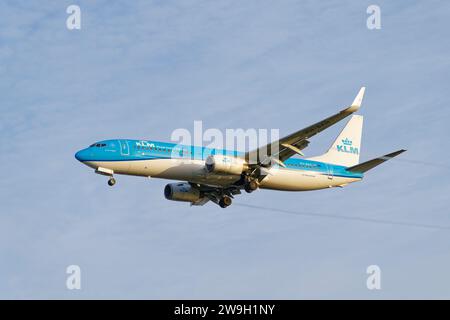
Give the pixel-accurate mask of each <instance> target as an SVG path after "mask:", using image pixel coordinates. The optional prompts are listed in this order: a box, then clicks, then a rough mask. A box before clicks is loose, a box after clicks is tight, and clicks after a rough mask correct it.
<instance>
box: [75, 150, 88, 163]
mask: <svg viewBox="0 0 450 320" xmlns="http://www.w3.org/2000/svg"><path fill="white" fill-rule="evenodd" d="M75 159H77V160H78V161H85V160H86V149H83V150H80V151H78V152H77V153H75Z"/></svg>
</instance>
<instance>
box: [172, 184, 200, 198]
mask: <svg viewBox="0 0 450 320" xmlns="http://www.w3.org/2000/svg"><path fill="white" fill-rule="evenodd" d="M164 196H165V197H166V199H167V200H173V201H184V202H197V201H199V200H200V199H201V198H202V196H201V194H200V191H199V190H198V189H195V188H193V187H192V186H191V185H190V184H189V183H186V182H179V183H169V184H168V185H166V186H165V187H164Z"/></svg>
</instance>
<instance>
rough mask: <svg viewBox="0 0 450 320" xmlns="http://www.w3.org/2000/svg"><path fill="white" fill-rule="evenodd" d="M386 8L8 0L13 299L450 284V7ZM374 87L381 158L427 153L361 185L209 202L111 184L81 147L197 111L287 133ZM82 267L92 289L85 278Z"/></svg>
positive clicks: (0, 12) (3, 58)
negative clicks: (81, 158)
mask: <svg viewBox="0 0 450 320" xmlns="http://www.w3.org/2000/svg"><path fill="white" fill-rule="evenodd" d="M70 4H78V5H79V6H80V7H81V10H82V29H81V30H79V31H69V30H67V29H66V26H65V24H66V18H67V16H68V15H67V14H66V8H67V6H68V5H70ZM370 4H374V1H372V0H371V1H321V2H318V1H288V0H283V1H277V2H274V1H193V0H192V1H132V2H130V1H116V2H114V3H112V2H111V1H57V2H55V1H35V2H30V1H2V2H0V62H1V63H0V93H1V100H0V101H1V103H0V108H1V111H2V116H1V121H0V137H1V145H2V147H3V152H2V153H1V154H0V159H1V163H2V165H3V170H2V171H1V172H0V203H1V206H0V208H1V210H0V298H236V299H238V298H268V299H270V298H287V299H296V298H450V278H449V276H448V270H449V268H450V245H449V243H450V230H448V229H445V227H450V210H449V199H448V198H449V193H450V185H449V178H450V165H448V161H447V158H448V156H449V151H448V150H449V143H448V136H449V132H450V129H449V126H448V123H449V121H450V110H449V102H450V99H449V97H448V84H449V82H450V75H449V66H450V42H449V41H448V39H449V36H450V32H449V28H448V17H449V14H450V3H449V2H448V1H409V2H407V3H406V2H400V1H396V2H393V1H378V2H376V3H375V4H377V5H379V6H380V8H381V14H382V16H381V19H382V20H381V21H382V29H381V30H368V29H367V27H366V19H367V17H368V15H367V13H366V9H367V7H368V6H369V5H370ZM362 85H365V86H367V91H366V98H365V101H364V104H363V108H362V109H361V111H360V113H361V114H363V115H364V116H365V124H364V134H363V148H362V149H363V152H362V158H363V159H362V160H367V159H370V158H372V157H375V156H379V155H382V154H385V153H387V152H390V151H393V150H397V149H400V148H406V149H408V152H407V153H406V154H404V155H402V156H401V157H400V158H399V159H398V160H395V161H394V160H393V161H392V162H390V163H387V164H385V165H383V166H381V167H379V168H377V169H376V170H373V171H372V172H370V173H369V174H368V175H367V177H366V178H365V180H364V181H363V182H362V183H359V184H353V185H351V186H348V187H346V188H344V189H332V190H324V191H316V192H307V193H283V192H275V191H258V192H255V193H253V194H251V195H247V194H244V195H242V196H240V197H238V198H237V199H236V200H235V204H234V205H233V206H231V207H230V208H228V209H226V210H222V209H220V208H219V207H217V206H215V205H212V204H209V205H206V206H204V207H200V208H198V207H192V208H191V207H189V205H187V204H184V203H176V202H169V201H167V200H165V199H164V196H163V187H164V185H165V184H166V183H167V181H164V180H156V179H155V180H149V179H143V178H135V177H117V180H118V184H117V185H116V186H115V187H114V188H110V187H108V186H107V185H106V179H105V177H101V176H98V175H95V174H94V173H93V172H92V171H91V170H89V169H88V168H87V167H85V166H83V165H81V164H80V163H78V162H77V161H76V160H75V159H74V157H73V155H74V153H75V152H76V151H77V150H79V149H81V148H84V147H86V146H87V145H89V144H91V143H92V142H95V141H98V140H102V139H107V138H139V139H141V138H142V139H153V140H163V141H164V140H166V141H167V140H169V138H170V134H171V132H172V131H173V130H174V129H176V128H188V129H191V128H192V126H193V121H194V120H202V121H203V122H204V126H205V127H209V128H220V129H225V128H279V129H280V132H281V134H282V135H285V134H288V133H290V132H292V131H295V130H298V129H300V128H302V127H305V126H307V125H309V124H311V123H313V122H315V121H317V120H320V119H322V118H323V117H325V116H328V115H330V114H332V113H334V112H335V111H337V110H340V109H341V108H342V107H345V106H346V105H347V104H348V103H350V102H351V101H352V100H353V98H354V95H355V94H356V92H357V91H358V89H359V87H360V86H362ZM341 127H342V125H337V126H336V127H334V128H331V129H329V130H327V131H326V132H324V133H322V134H321V135H319V136H317V137H315V138H313V139H312V141H311V144H310V146H309V147H308V149H306V150H305V153H306V155H307V156H313V155H316V154H320V153H322V152H323V151H324V150H325V149H326V148H327V147H328V146H329V144H330V142H331V141H332V140H333V139H334V138H335V136H336V135H337V133H338V132H339V129H340V128H341ZM244 205H252V206H257V207H260V208H255V207H246V206H244ZM262 208H275V209H279V211H274V210H265V209H262ZM330 216H331V217H330ZM349 216H350V217H357V218H361V220H359V221H358V220H352V219H344V217H349ZM339 217H343V218H342V219H340V218H339ZM364 219H374V220H382V221H391V222H405V223H410V224H418V225H434V226H440V227H442V228H441V229H439V228H424V227H414V226H407V225H402V224H395V223H385V224H380V223H375V222H370V221H366V220H364ZM70 264H77V265H79V266H80V267H81V269H82V290H81V291H68V290H67V289H66V287H65V281H66V276H67V275H66V273H65V269H66V267H67V266H68V265H70ZM371 264H377V265H379V266H380V267H381V270H382V290H381V291H376V292H374V291H369V290H367V288H366V277H367V275H366V273H365V271H366V267H367V266H368V265H371Z"/></svg>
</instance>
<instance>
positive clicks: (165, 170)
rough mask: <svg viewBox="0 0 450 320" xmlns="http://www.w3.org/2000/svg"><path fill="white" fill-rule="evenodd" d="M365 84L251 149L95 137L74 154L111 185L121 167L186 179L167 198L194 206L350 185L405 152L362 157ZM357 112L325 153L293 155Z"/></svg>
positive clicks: (148, 174) (174, 185) (167, 191)
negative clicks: (337, 105) (260, 193)
mask: <svg viewBox="0 0 450 320" xmlns="http://www.w3.org/2000/svg"><path fill="white" fill-rule="evenodd" d="M364 91H365V88H364V87H363V88H361V90H360V91H359V93H358V94H357V96H356V98H355V100H354V101H353V103H352V104H351V105H350V106H349V107H347V108H345V109H344V110H342V111H340V112H339V113H336V114H335V115H332V116H330V117H328V118H326V119H324V120H322V121H319V122H317V123H315V124H313V125H311V126H309V127H306V128H304V129H302V130H299V131H297V132H294V133H292V134H290V135H288V136H286V137H284V138H282V139H279V140H278V141H275V142H272V143H271V144H269V145H266V146H263V147H260V148H257V149H256V150H251V151H248V152H239V151H234V150H217V149H213V148H206V147H200V146H191V145H179V144H174V143H166V142H158V141H148V140H125V139H113V140H105V141H100V142H96V143H94V144H92V145H91V146H89V147H88V148H86V149H83V150H80V151H78V152H77V153H76V154H75V158H76V159H77V160H79V161H81V162H82V163H84V164H85V165H87V166H89V167H91V168H93V169H95V172H96V173H98V174H101V175H105V176H109V180H108V184H109V185H110V186H113V185H114V184H115V183H116V180H115V179H114V177H113V176H114V175H115V174H125V175H133V176H142V177H155V178H163V179H171V180H181V181H182V182H177V183H170V184H168V185H166V186H165V188H164V195H165V197H166V198H167V199H168V200H175V201H184V202H189V203H191V205H204V204H205V203H206V202H208V201H212V202H214V203H216V204H218V205H219V206H220V207H222V208H226V207H228V206H229V205H231V202H232V198H233V197H234V196H235V195H237V194H240V193H241V190H245V191H246V192H248V193H251V192H253V191H255V190H257V189H259V188H261V189H272V190H283V191H307V190H318V189H325V188H332V187H344V186H346V185H348V184H349V183H351V182H356V181H360V180H362V178H363V175H364V173H365V172H367V171H368V170H370V169H372V168H374V167H376V166H378V165H379V164H381V163H383V162H385V161H386V160H389V159H391V158H393V157H395V156H397V155H399V154H401V153H402V152H404V151H405V150H403V149H402V150H398V151H395V152H392V153H389V154H387V155H384V156H382V157H379V158H375V159H372V160H369V161H366V162H363V163H359V156H360V150H361V132H362V125H363V117H362V116H360V115H352V114H353V113H355V112H356V111H358V110H359V108H360V106H361V102H362V99H363V96H364ZM350 115H352V116H351V118H350V120H349V121H348V123H347V124H346V126H345V127H344V129H343V130H342V131H341V133H340V134H339V136H338V137H337V139H336V140H335V141H334V143H333V144H332V146H331V148H330V149H329V150H328V151H327V152H326V153H324V154H323V155H320V156H317V157H313V158H308V159H302V158H298V157H296V158H293V156H295V155H301V156H303V154H302V151H301V150H303V149H304V148H306V147H307V146H308V144H309V140H308V139H309V138H311V137H312V136H314V135H316V134H317V133H319V132H321V131H323V130H325V129H327V128H328V127H330V126H332V125H333V124H335V123H337V122H339V121H341V120H343V119H344V118H347V117H348V116H350ZM262 155H264V156H262Z"/></svg>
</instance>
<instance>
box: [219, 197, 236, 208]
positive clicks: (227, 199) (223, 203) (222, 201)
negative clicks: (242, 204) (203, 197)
mask: <svg viewBox="0 0 450 320" xmlns="http://www.w3.org/2000/svg"><path fill="white" fill-rule="evenodd" d="M232 202H233V200H231V198H230V197H228V196H224V197H222V199H220V201H219V206H220V207H221V208H226V207H228V206H229V205H231V203H232Z"/></svg>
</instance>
